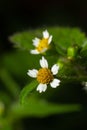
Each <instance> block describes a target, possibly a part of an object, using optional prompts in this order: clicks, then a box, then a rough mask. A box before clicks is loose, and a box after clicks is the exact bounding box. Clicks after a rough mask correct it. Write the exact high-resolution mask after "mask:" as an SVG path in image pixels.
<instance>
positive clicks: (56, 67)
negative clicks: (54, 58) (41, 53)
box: [51, 64, 59, 75]
mask: <svg viewBox="0 0 87 130" xmlns="http://www.w3.org/2000/svg"><path fill="white" fill-rule="evenodd" d="M58 70H59V66H58V65H57V64H55V65H53V66H52V68H51V72H52V73H53V75H56V74H57V73H58Z"/></svg>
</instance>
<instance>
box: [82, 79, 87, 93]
mask: <svg viewBox="0 0 87 130" xmlns="http://www.w3.org/2000/svg"><path fill="white" fill-rule="evenodd" d="M82 85H83V86H84V88H83V89H84V90H85V91H87V82H85V81H83V82H82Z"/></svg>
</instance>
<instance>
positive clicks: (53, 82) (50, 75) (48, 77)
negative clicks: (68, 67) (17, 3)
mask: <svg viewBox="0 0 87 130" xmlns="http://www.w3.org/2000/svg"><path fill="white" fill-rule="evenodd" d="M40 66H41V68H40V69H39V70H36V69H32V70H28V73H27V74H28V75H29V76H30V77H32V78H37V81H38V82H39V85H38V86H37V91H39V92H40V93H41V92H45V91H46V89H47V85H48V84H50V86H51V87H52V88H56V87H57V86H59V84H60V80H59V79H57V78H54V75H56V74H57V73H58V70H59V66H58V65H56V64H54V65H53V66H52V68H51V69H49V68H48V62H47V60H46V59H45V58H44V57H43V56H42V59H41V60H40Z"/></svg>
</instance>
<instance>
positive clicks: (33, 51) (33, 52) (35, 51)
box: [30, 49, 40, 54]
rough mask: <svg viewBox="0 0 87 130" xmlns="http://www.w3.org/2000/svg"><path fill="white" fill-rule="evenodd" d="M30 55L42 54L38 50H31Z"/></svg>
mask: <svg viewBox="0 0 87 130" xmlns="http://www.w3.org/2000/svg"><path fill="white" fill-rule="evenodd" d="M30 53H31V54H40V52H39V51H38V50H36V49H35V50H30Z"/></svg>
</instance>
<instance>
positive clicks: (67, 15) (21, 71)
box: [0, 0, 87, 130]
mask: <svg viewBox="0 0 87 130" xmlns="http://www.w3.org/2000/svg"><path fill="white" fill-rule="evenodd" d="M49 26H58V27H79V28H80V29H81V30H82V31H83V32H85V33H87V1H84V0H83V1H82V0H80V1H76V0H71V1H69V0H0V102H1V104H0V129H1V130H14V129H16V130H28V129H29V130H34V129H41V130H44V129H45V130H48V129H50V130H64V129H65V130H73V129H85V128H86V127H87V123H86V122H87V93H86V92H85V91H84V90H83V89H82V85H81V84H80V83H75V82H73V83H72V82H68V83H67V82H64V84H62V85H61V88H60V89H59V90H58V89H57V90H53V91H52V90H49V91H50V93H49V92H48V91H47V93H45V94H41V95H39V98H41V99H42V100H43V101H44V99H46V100H47V101H49V102H52V103H60V104H81V105H82V106H83V109H82V111H80V112H79V111H75V112H65V113H61V112H60V113H56V112H53V113H50V114H48V115H44V116H42V117H39V116H38V114H37V113H36V115H33V114H30V113H29V115H27V116H26V114H25V115H24V116H20V118H19V119H17V120H16V118H15V116H14V115H15V112H14V114H13V117H11V114H10V115H9V113H11V110H13V108H11V105H13V104H14V103H15V102H16V101H17V100H19V94H20V90H21V89H22V88H23V87H24V86H25V85H26V84H27V83H28V82H29V81H30V79H29V78H28V76H27V74H26V72H27V70H28V69H29V67H32V66H35V64H38V62H39V57H37V56H36V58H37V61H36V63H34V60H31V58H30V55H29V52H26V51H24V50H18V49H16V48H14V45H13V43H12V42H11V41H10V40H9V36H11V35H13V34H15V33H16V32H21V31H25V30H28V29H36V28H40V27H41V28H47V27H49ZM31 42H32V41H31ZM25 57H26V58H25ZM34 57H35V56H34ZM31 61H32V64H33V63H34V64H33V65H32V64H30V62H31ZM53 62H54V61H53ZM34 94H35V95H38V94H37V93H36V92H35V93H34ZM37 100H38V99H37ZM35 102H36V103H37V101H35ZM31 106H32V107H34V106H33V105H31ZM13 107H14V106H13ZM42 107H43V108H44V106H43V105H42ZM42 107H41V108H42ZM9 108H10V109H9ZM14 109H15V111H16V108H15V107H14ZM17 109H18V108H17ZM32 109H38V107H37V108H35V107H34V108H32ZM13 111H14V110H13ZM24 111H26V109H25V110H24ZM48 111H51V110H49V109H48ZM52 111H53V110H52ZM55 111H56V110H55ZM18 113H21V112H20V109H19V110H18V111H17V114H18ZM48 113H49V112H48ZM19 115H20V114H19ZM42 115H43V114H42ZM10 118H14V119H12V120H14V121H13V122H12V123H11V124H10V123H9V122H10V121H7V120H11V119H10ZM6 121H7V122H6Z"/></svg>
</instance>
